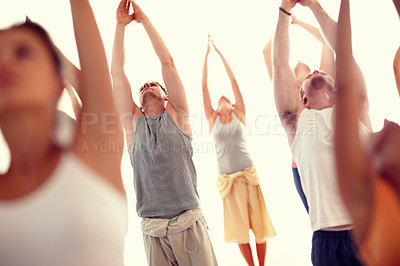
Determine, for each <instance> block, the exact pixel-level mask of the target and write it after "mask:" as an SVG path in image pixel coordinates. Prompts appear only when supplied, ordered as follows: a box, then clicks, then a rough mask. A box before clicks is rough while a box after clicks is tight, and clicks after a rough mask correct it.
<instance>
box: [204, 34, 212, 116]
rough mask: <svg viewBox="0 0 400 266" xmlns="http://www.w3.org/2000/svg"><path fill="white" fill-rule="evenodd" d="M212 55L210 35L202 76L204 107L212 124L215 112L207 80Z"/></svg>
mask: <svg viewBox="0 0 400 266" xmlns="http://www.w3.org/2000/svg"><path fill="white" fill-rule="evenodd" d="M209 54H210V35H208V40H207V52H206V56H205V58H204V65H203V74H202V82H201V85H202V92H203V105H204V112H205V114H206V118H207V121H208V122H209V123H210V118H211V117H212V115H213V113H214V112H215V111H214V109H213V108H212V105H211V97H210V92H209V90H208V85H207V79H208V70H207V69H208V68H207V61H208V55H209Z"/></svg>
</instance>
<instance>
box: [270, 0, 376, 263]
mask: <svg viewBox="0 0 400 266" xmlns="http://www.w3.org/2000/svg"><path fill="white" fill-rule="evenodd" d="M296 3H300V4H301V5H303V6H307V7H309V8H310V9H311V11H312V12H313V14H314V15H315V17H316V19H317V20H318V22H319V24H320V26H321V29H322V31H323V33H324V36H325V38H326V40H327V41H328V44H329V45H330V46H331V48H332V49H333V50H335V48H336V45H335V41H336V22H335V21H333V20H332V19H331V18H330V17H329V16H328V15H327V14H326V12H325V11H324V10H323V9H322V7H321V5H320V4H319V3H318V1H316V0H298V1H296V0H282V4H281V6H280V8H279V17H278V24H277V28H276V32H275V37H274V44H273V45H274V48H273V62H274V94H275V103H276V107H277V110H278V113H279V116H280V120H281V122H282V125H283V127H284V129H285V131H286V134H287V137H288V141H289V145H290V147H291V151H292V154H293V158H294V161H295V162H296V164H297V165H298V166H299V173H300V177H301V183H302V184H303V189H304V192H305V195H306V197H307V201H308V203H309V215H310V222H311V227H312V230H313V232H314V233H313V240H312V255H311V257H312V258H311V259H312V262H313V264H314V265H318V266H320V265H324V266H325V265H329V266H331V265H340V266H343V265H361V263H360V262H359V260H358V259H357V257H356V252H355V249H354V247H353V243H352V241H351V237H350V230H351V229H352V220H351V218H350V215H349V214H348V211H347V209H346V207H345V205H344V203H343V201H342V199H341V195H340V193H339V189H338V185H337V180H336V168H335V165H334V162H335V160H334V154H333V132H334V131H333V119H334V113H335V111H334V109H335V108H334V105H335V102H336V97H335V91H336V88H335V87H336V85H335V81H334V80H333V78H332V77H331V76H329V75H328V74H325V73H323V72H319V71H314V72H312V73H310V74H309V75H308V76H307V77H306V79H305V80H304V82H303V85H302V87H301V89H300V99H301V102H300V101H299V100H298V97H297V90H296V79H295V76H294V74H293V71H292V69H291V68H290V65H289V54H290V43H289V25H290V22H289V17H290V16H291V9H292V8H293V7H294V6H295V5H296ZM356 72H357V73H356V76H357V78H358V79H360V80H361V81H362V82H360V84H363V86H360V88H359V100H360V106H361V107H360V110H359V120H360V129H361V130H360V131H361V132H362V133H364V134H367V133H368V132H369V131H370V129H371V122H370V119H369V114H368V97H367V93H366V88H365V82H364V79H363V76H362V73H361V71H360V69H359V68H358V67H357V70H356ZM339 119H340V118H339Z"/></svg>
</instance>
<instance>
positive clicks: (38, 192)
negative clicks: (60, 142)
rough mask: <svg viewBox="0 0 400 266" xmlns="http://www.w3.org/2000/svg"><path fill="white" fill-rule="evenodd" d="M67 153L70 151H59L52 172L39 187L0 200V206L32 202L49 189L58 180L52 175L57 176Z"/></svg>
mask: <svg viewBox="0 0 400 266" xmlns="http://www.w3.org/2000/svg"><path fill="white" fill-rule="evenodd" d="M68 153H70V152H61V155H60V156H61V157H60V160H59V162H58V164H57V166H56V167H55V168H54V170H53V172H52V173H51V174H50V176H49V177H48V178H47V180H46V181H44V183H43V184H41V185H40V186H39V187H37V188H36V189H35V190H33V191H31V192H30V193H28V194H25V195H23V196H21V197H18V198H14V199H10V200H0V206H4V207H6V206H9V207H15V206H18V205H20V206H25V205H28V204H30V203H32V202H34V201H35V200H36V199H38V198H40V197H41V196H42V195H43V193H46V192H47V191H50V190H51V188H52V187H54V186H55V185H56V184H57V183H58V182H59V181H60V180H61V178H54V177H59V176H60V175H59V174H58V173H59V172H60V171H61V170H62V169H63V168H64V164H65V163H64V161H65V160H66V157H67V156H68Z"/></svg>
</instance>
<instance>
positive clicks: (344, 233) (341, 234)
mask: <svg viewBox="0 0 400 266" xmlns="http://www.w3.org/2000/svg"><path fill="white" fill-rule="evenodd" d="M351 231H352V230H341V231H326V230H318V231H315V232H314V233H313V237H323V238H342V239H343V238H349V237H350V233H351Z"/></svg>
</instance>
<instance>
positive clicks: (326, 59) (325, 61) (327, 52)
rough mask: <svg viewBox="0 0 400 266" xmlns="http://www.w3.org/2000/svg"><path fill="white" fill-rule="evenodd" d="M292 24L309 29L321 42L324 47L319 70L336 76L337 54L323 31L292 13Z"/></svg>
mask: <svg viewBox="0 0 400 266" xmlns="http://www.w3.org/2000/svg"><path fill="white" fill-rule="evenodd" d="M292 24H293V25H298V26H300V27H301V28H303V29H304V30H305V31H307V32H308V33H310V34H311V35H312V36H314V38H315V39H317V40H318V41H319V42H320V43H321V45H322V49H321V59H320V64H319V70H320V71H323V72H325V73H327V74H329V75H330V76H331V77H334V76H335V54H334V52H333V51H332V49H331V48H330V47H329V45H328V44H327V43H326V41H325V39H324V36H323V35H322V34H321V31H320V30H319V29H318V28H317V27H314V26H312V25H310V24H308V23H305V22H304V21H301V20H299V19H298V18H296V17H295V16H294V15H292Z"/></svg>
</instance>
